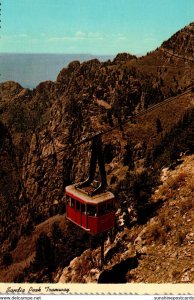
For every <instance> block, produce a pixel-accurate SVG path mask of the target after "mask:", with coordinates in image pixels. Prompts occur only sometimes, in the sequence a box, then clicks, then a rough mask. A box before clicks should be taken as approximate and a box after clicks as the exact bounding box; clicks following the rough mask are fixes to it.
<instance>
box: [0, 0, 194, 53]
mask: <svg viewBox="0 0 194 300" xmlns="http://www.w3.org/2000/svg"><path fill="white" fill-rule="evenodd" d="M0 2H1V29H0V35H1V38H0V52H1V53H3V52H5V53H7V52H8V53H73V54H75V53H90V54H94V55H95V54H99V55H103V54H108V55H116V54H117V53H120V52H128V53H131V54H136V55H143V54H145V53H146V52H148V51H152V50H154V49H156V48H157V47H159V46H160V45H161V43H162V42H163V41H164V40H166V39H168V38H169V37H170V36H171V35H172V34H174V33H175V32H176V31H178V30H180V29H181V28H183V27H184V26H186V25H188V24H189V23H191V22H193V21H194V0H1V1H0Z"/></svg>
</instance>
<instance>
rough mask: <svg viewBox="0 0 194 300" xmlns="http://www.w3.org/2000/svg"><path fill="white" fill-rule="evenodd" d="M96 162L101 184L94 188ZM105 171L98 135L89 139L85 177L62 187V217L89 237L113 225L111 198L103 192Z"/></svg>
mask: <svg viewBox="0 0 194 300" xmlns="http://www.w3.org/2000/svg"><path fill="white" fill-rule="evenodd" d="M97 163H98V166H99V171H100V177H101V182H100V185H98V186H95V184H94V182H95V180H94V177H95V171H96V165H97ZM106 186H107V181H106V171H105V165H104V159H103V154H102V140H101V135H96V136H94V137H93V138H92V153H91V159H90V170H89V177H88V178H87V179H86V180H85V181H84V182H82V183H78V184H72V185H69V186H67V187H66V188H65V194H66V218H67V219H68V220H70V221H71V222H73V223H74V224H76V225H78V226H80V227H81V228H83V229H84V230H86V231H88V232H90V233H91V234H99V233H102V232H105V231H108V230H110V229H112V228H113V227H114V224H115V197H114V195H113V194H112V193H111V192H109V191H107V190H106Z"/></svg>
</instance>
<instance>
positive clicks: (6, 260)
mask: <svg viewBox="0 0 194 300" xmlns="http://www.w3.org/2000/svg"><path fill="white" fill-rule="evenodd" d="M12 262H13V258H12V255H11V253H10V252H7V253H5V254H4V256H3V264H4V265H5V266H9V265H11V264H12Z"/></svg>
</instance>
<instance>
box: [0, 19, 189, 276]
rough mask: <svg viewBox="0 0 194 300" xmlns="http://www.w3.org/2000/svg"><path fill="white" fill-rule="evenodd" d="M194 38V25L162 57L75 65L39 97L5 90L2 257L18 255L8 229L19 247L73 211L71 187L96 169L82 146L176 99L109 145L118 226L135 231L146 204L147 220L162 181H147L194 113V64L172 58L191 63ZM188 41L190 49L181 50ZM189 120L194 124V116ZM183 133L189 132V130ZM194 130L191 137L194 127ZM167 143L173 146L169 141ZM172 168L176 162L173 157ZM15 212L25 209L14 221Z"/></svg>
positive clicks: (0, 108)
mask: <svg viewBox="0 0 194 300" xmlns="http://www.w3.org/2000/svg"><path fill="white" fill-rule="evenodd" d="M192 32H193V23H192V24H190V25H189V26H188V27H186V28H185V29H183V30H182V31H181V32H179V33H177V34H176V36H174V37H172V38H171V39H170V40H169V41H167V42H166V43H164V44H163V45H162V47H160V48H159V49H157V50H156V51H154V52H152V53H150V54H148V55H146V56H145V57H142V58H138V59H137V58H136V57H134V56H131V55H130V54H119V55H117V57H116V58H115V60H114V61H113V62H110V61H108V62H104V63H100V62H99V61H98V60H97V59H93V60H90V61H88V62H84V63H82V64H80V62H78V61H74V62H72V63H70V64H69V66H68V67H67V68H64V69H63V70H61V72H60V73H59V75H58V77H57V80H56V82H51V81H46V82H43V83H40V84H39V85H38V86H37V87H36V88H35V89H34V90H32V91H30V90H28V89H23V88H22V87H21V86H20V85H19V84H17V83H15V82H5V83H2V84H0V96H1V98H0V115H1V122H2V123H1V128H0V130H1V133H2V135H1V140H0V154H1V157H0V159H1V160H0V162H1V170H2V171H1V172H4V173H3V174H2V176H1V178H2V180H1V191H0V200H1V204H2V214H1V225H2V228H3V230H2V232H1V234H2V236H1V237H2V241H3V242H4V245H3V247H2V249H3V251H2V253H3V254H2V257H3V255H4V254H5V253H6V252H7V251H12V249H13V245H12V247H11V248H10V243H11V241H12V240H13V237H10V236H9V237H8V234H7V233H5V232H4V231H6V229H4V228H5V223H6V224H8V225H9V226H10V227H9V226H8V228H9V231H13V228H14V227H15V228H17V229H16V230H15V231H14V234H15V236H16V237H15V240H19V239H20V235H22V234H23V233H24V232H25V233H26V232H28V233H29V234H30V230H29V228H31V230H32V228H33V226H36V225H38V224H40V223H41V222H44V221H45V220H46V219H48V218H50V217H52V216H53V215H54V214H57V213H58V212H60V213H64V200H63V199H64V190H65V186H66V185H68V184H70V183H71V182H74V181H75V182H77V181H82V180H83V179H85V178H86V176H87V173H88V168H89V158H90V144H83V145H81V146H79V147H77V146H75V144H76V143H77V142H78V141H80V140H81V139H82V138H83V137H85V136H88V135H91V134H93V133H95V132H98V131H99V130H106V129H110V128H112V127H113V126H115V125H119V124H120V123H121V122H125V121H126V120H128V118H129V117H130V116H131V115H132V114H134V113H136V112H138V111H139V110H141V109H145V108H147V107H148V106H149V105H152V104H155V103H159V102H161V101H163V100H164V98H166V97H169V96H173V95H176V98H175V99H176V101H174V102H173V105H172V106H170V104H168V105H166V107H165V110H163V109H161V110H158V111H157V114H158V115H157V117H156V115H155V113H153V114H152V113H150V114H149V116H148V118H145V119H141V120H140V123H139V124H135V121H134V122H133V123H132V124H130V125H126V126H125V129H124V130H123V128H122V126H121V127H118V128H117V129H115V130H114V132H112V133H110V134H109V135H106V136H104V138H103V143H104V156H105V160H106V163H107V165H106V171H107V177H108V183H109V186H110V187H111V188H112V190H113V192H115V193H116V195H117V199H118V206H120V209H121V212H120V214H119V217H118V218H120V220H121V224H122V226H123V227H124V226H126V224H127V223H128V225H129V223H130V224H131V219H133V220H134V221H133V222H136V220H137V219H138V216H137V214H136V213H134V210H137V207H140V206H141V211H143V212H144V209H145V206H146V205H147V204H146V205H145V204H144V203H145V202H146V201H148V199H149V197H150V195H151V191H152V188H153V181H152V180H148V179H150V178H151V175H150V174H152V173H153V172H152V169H153V166H152V162H153V160H157V159H156V158H157V157H158V153H159V152H157V151H156V148H157V147H160V143H161V141H162V140H164V138H166V136H167V135H168V134H169V132H170V133H171V130H172V128H173V127H174V126H175V125H177V124H179V122H181V120H182V119H183V116H184V113H185V110H186V109H187V108H191V106H192V105H193V104H192V95H193V92H192V90H191V88H190V87H191V82H192V81H193V69H192V61H184V60H182V59H181V58H179V57H177V56H174V55H172V53H168V52H166V50H168V51H169V50H170V49H171V48H172V47H174V48H173V51H175V52H176V53H177V55H182V54H181V53H182V52H181V51H183V52H184V53H183V54H184V55H187V53H186V51H187V50H186V49H190V48H191V47H192V45H193V35H192ZM183 35H184V36H185V42H184V45H183V46H182V48H181V45H180V41H181V38H180V36H181V37H182V36H183ZM173 44H176V47H175V46H173ZM186 45H188V47H186ZM183 48H184V49H185V50H183ZM181 49H182V50H181ZM189 51H190V50H189ZM189 53H190V52H189ZM189 53H188V57H190V54H189ZM164 66H165V67H164ZM175 66H176V68H175ZM177 93H179V94H180V95H178V96H177ZM175 102H176V104H175ZM173 110H174V115H172V111H173ZM170 112H171V114H170ZM159 117H160V118H161V119H163V122H160V123H161V124H160V132H157V126H156V125H155V124H156V120H157V119H158V118H159ZM185 118H186V117H185ZM188 118H189V117H188V116H187V119H185V120H186V121H188ZM169 120H171V122H170V123H169ZM189 120H190V121H189V122H190V123H189V124H192V120H191V117H190V119H189ZM185 124H186V123H185ZM178 126H179V125H178ZM184 126H185V127H184ZM184 126H183V131H184V132H186V131H187V129H186V128H187V125H184ZM189 126H190V127H189V128H190V129H189V130H190V134H191V136H192V130H191V128H192V125H189ZM171 135H172V133H171ZM185 139H186V138H185V136H184V137H183V140H184V141H185ZM190 140H192V138H191V139H190ZM165 142H166V143H167V142H168V144H170V142H169V141H167V139H166V140H165ZM180 143H181V141H180ZM174 144H175V142H174ZM191 145H192V142H191ZM154 147H155V148H154ZM190 148H192V146H190ZM154 149H155V150H154ZM157 149H158V148H157ZM154 151H155V152H154ZM161 153H162V150H161V148H160V153H159V154H161ZM171 154H172V153H171ZM171 154H170V155H171ZM173 154H174V153H173ZM154 155H155V156H154ZM148 157H149V158H150V161H149V163H147V165H146V159H148ZM151 161H152V162H151ZM164 161H165V163H166V162H167V155H166V152H165V151H164ZM148 165H149V170H148V171H147V166H148ZM153 165H154V164H153ZM158 168H159V167H158ZM156 169H157V167H156ZM146 172H147V173H146ZM152 175H153V174H152ZM97 178H98V176H97ZM144 181H146V184H143V182H144ZM5 182H6V183H5ZM140 186H141V189H140ZM137 190H140V192H137ZM134 195H135V196H134ZM139 199H140V201H139ZM145 199H146V201H145ZM138 201H139V202H138ZM8 204H9V205H8ZM10 206H12V207H15V206H17V209H16V210H14V212H13V213H10V214H9V213H8V211H10ZM11 211H12V210H11ZM143 212H141V216H142V215H143V214H144V220H145V219H146V218H147V216H145V213H143ZM16 215H17V217H16ZM13 219H14V220H15V221H14V222H13ZM129 219H130V220H129ZM122 226H121V227H122ZM130 226H131V225H130ZM123 227H122V228H123ZM16 244H17V243H16V242H15V245H16ZM10 249H11V250H10ZM2 257H1V259H3V258H2ZM126 259H128V258H126ZM95 274H96V273H95ZM91 276H92V275H91ZM95 276H96V275H95Z"/></svg>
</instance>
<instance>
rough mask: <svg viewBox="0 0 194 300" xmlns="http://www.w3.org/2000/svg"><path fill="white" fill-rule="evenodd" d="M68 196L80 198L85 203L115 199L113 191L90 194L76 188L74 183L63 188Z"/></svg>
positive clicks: (97, 202)
mask: <svg viewBox="0 0 194 300" xmlns="http://www.w3.org/2000/svg"><path fill="white" fill-rule="evenodd" d="M65 190H66V193H67V195H68V196H70V197H72V198H73V199H75V200H81V201H83V202H85V203H87V204H95V205H98V204H101V203H103V202H106V201H109V200H113V199H115V196H114V194H113V193H111V192H109V191H106V192H103V193H100V194H97V195H94V196H90V195H89V193H88V192H87V190H86V189H85V190H83V189H79V188H76V186H75V184H73V185H69V186H67V187H66V188H65Z"/></svg>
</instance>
